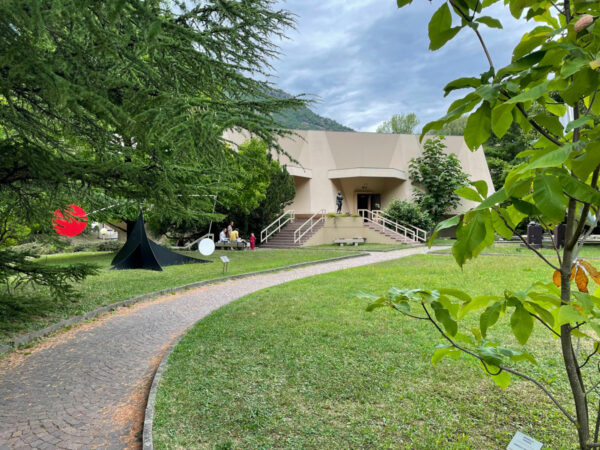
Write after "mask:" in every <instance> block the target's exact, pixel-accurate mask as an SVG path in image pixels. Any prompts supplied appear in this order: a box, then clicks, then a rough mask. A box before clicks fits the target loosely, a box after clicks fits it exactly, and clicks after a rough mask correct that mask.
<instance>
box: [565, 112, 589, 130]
mask: <svg viewBox="0 0 600 450" xmlns="http://www.w3.org/2000/svg"><path fill="white" fill-rule="evenodd" d="M588 122H591V123H592V124H593V123H594V117H593V116H582V117H580V118H579V119H576V120H572V121H571V122H569V123H568V124H567V127H566V128H565V133H568V132H569V131H571V130H574V129H575V128H579V127H581V126H583V125H585V124H586V123H588Z"/></svg>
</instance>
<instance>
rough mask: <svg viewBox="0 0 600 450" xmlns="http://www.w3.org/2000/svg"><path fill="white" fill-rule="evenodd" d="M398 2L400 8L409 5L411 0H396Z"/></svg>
mask: <svg viewBox="0 0 600 450" xmlns="http://www.w3.org/2000/svg"><path fill="white" fill-rule="evenodd" d="M396 3H397V4H398V8H402V7H403V6H406V5H409V4H411V3H412V0H396Z"/></svg>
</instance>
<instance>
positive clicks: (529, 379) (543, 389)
mask: <svg viewBox="0 0 600 450" xmlns="http://www.w3.org/2000/svg"><path fill="white" fill-rule="evenodd" d="M421 306H422V307H423V310H424V311H425V314H427V317H428V320H429V321H430V322H431V323H432V324H433V325H434V326H435V327H436V328H437V330H438V331H439V332H440V334H441V335H442V336H443V337H444V338H445V339H446V340H447V341H448V342H450V344H452V346H453V347H456V348H457V349H459V350H460V351H462V352H463V353H466V354H467V355H470V356H472V357H473V358H475V359H478V360H479V361H481V362H482V363H483V365H484V368H485V369H486V371H487V372H488V373H490V371H489V369H487V364H486V362H485V361H484V360H483V358H482V357H481V356H479V355H478V354H476V353H473V352H472V351H470V350H468V349H466V348H464V347H461V346H460V345H458V344H457V343H456V342H454V340H453V339H452V338H450V337H449V336H448V335H447V334H446V333H445V332H444V330H442V329H441V328H440V326H439V325H438V324H437V322H436V321H435V320H433V318H432V317H431V314H429V310H428V309H427V307H426V306H425V304H424V303H423V302H421ZM498 369H500V371H499V372H498V374H499V373H500V372H502V371H506V372H508V373H510V374H513V375H516V376H518V377H521V378H523V379H524V380H527V381H530V382H532V383H533V384H535V385H536V386H537V387H538V388H540V389H541V390H542V391H543V392H544V393H545V394H546V395H547V396H548V398H550V400H552V402H553V403H554V404H555V405H556V406H557V407H558V409H560V411H561V412H562V413H563V414H564V415H565V417H566V418H567V419H568V420H569V421H570V422H571V423H573V424H576V423H577V421H576V420H575V418H573V416H571V415H570V414H569V413H568V412H567V410H566V409H565V408H563V406H562V405H561V404H560V403H559V402H558V400H556V398H555V397H554V396H553V395H552V394H551V393H550V391H548V389H546V388H545V387H544V385H542V384H541V383H540V382H539V381H537V380H536V379H534V378H531V377H530V376H528V375H525V374H522V373H520V372H517V371H516V370H514V369H511V368H509V367H504V366H498Z"/></svg>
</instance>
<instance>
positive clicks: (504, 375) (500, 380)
mask: <svg viewBox="0 0 600 450" xmlns="http://www.w3.org/2000/svg"><path fill="white" fill-rule="evenodd" d="M489 369H490V372H492V373H496V372H497V370H496V367H494V368H491V367H490V368H489ZM490 376H491V378H492V381H493V382H494V383H496V384H497V385H498V386H500V387H501V388H502V389H506V388H507V387H508V385H509V384H510V373H508V372H506V371H504V370H503V371H502V372H500V373H499V374H498V375H490Z"/></svg>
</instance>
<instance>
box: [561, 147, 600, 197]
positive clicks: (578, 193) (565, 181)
mask: <svg viewBox="0 0 600 450" xmlns="http://www.w3.org/2000/svg"><path fill="white" fill-rule="evenodd" d="M598 162H599V163H600V157H599V158H598ZM594 167H597V164H596V166H594ZM560 184H561V186H562V190H563V191H565V192H566V193H567V194H569V195H570V196H572V197H575V198H576V199H577V200H581V201H584V202H588V203H593V204H598V203H600V192H598V191H597V190H595V189H594V188H592V187H591V186H590V185H588V184H585V183H583V182H581V181H579V180H578V179H576V178H574V177H572V176H571V175H566V174H565V175H562V176H560Z"/></svg>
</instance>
